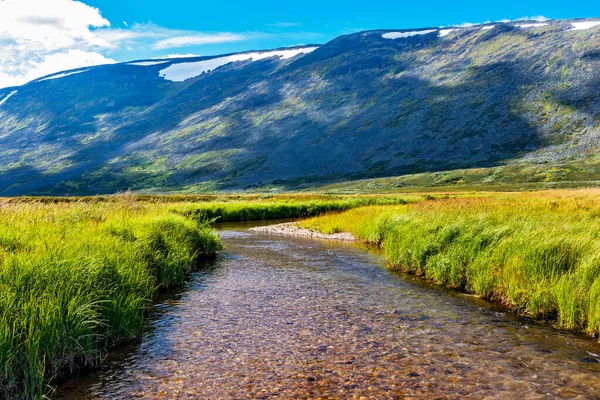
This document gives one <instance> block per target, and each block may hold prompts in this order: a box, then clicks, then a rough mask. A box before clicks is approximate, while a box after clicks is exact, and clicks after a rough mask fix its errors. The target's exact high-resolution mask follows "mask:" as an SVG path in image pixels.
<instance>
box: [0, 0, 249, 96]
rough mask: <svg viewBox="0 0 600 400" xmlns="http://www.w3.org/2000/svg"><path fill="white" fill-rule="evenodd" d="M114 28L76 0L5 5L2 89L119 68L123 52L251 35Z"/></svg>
mask: <svg viewBox="0 0 600 400" xmlns="http://www.w3.org/2000/svg"><path fill="white" fill-rule="evenodd" d="M122 26H124V28H123V27H121V28H113V27H111V24H110V22H109V21H108V20H107V19H105V18H104V17H103V16H102V14H101V12H100V10H98V9H97V8H95V7H91V6H88V5H86V4H84V3H82V2H80V1H76V0H0V88H2V87H7V86H18V85H22V84H24V83H26V82H28V81H30V80H33V79H37V78H40V77H42V76H44V75H47V74H51V73H55V72H59V71H63V70H68V69H74V68H80V67H87V66H92V65H98V64H108V63H113V62H115V60H114V59H113V58H112V57H111V54H112V53H114V52H116V51H118V50H135V51H141V50H145V51H148V52H151V51H154V50H158V49H169V48H179V47H185V46H197V45H204V44H214V43H225V42H233V41H240V40H245V39H246V36H247V34H235V33H214V34H213V33H205V32H197V31H189V30H177V29H167V28H163V27H161V26H158V25H154V24H151V23H145V24H140V23H135V24H131V25H128V24H127V23H126V22H125V21H123V25H122Z"/></svg>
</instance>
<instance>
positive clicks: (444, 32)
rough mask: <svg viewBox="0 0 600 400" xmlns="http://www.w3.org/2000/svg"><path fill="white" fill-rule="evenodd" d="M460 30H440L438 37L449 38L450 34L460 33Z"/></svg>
mask: <svg viewBox="0 0 600 400" xmlns="http://www.w3.org/2000/svg"><path fill="white" fill-rule="evenodd" d="M458 30H459V29H442V30H440V34H439V35H438V36H439V37H444V36H448V35H449V34H451V33H452V32H454V31H458Z"/></svg>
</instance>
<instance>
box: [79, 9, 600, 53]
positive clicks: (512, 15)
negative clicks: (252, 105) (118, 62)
mask: <svg viewBox="0 0 600 400" xmlns="http://www.w3.org/2000/svg"><path fill="white" fill-rule="evenodd" d="M85 2H86V3H87V4H89V5H92V6H94V7H97V8H99V9H100V11H101V12H102V15H103V16H104V17H105V18H107V19H108V20H110V21H111V23H113V24H115V25H118V24H122V22H123V21H125V22H126V23H127V24H128V25H129V26H131V24H132V23H136V22H137V23H147V22H152V23H153V24H156V25H159V26H162V27H166V28H171V29H185V30H194V31H203V32H212V33H216V32H233V33H240V34H246V35H244V36H246V39H245V40H243V41H236V42H228V43H221V44H214V45H204V46H188V47H182V48H179V49H177V50H180V51H182V52H184V53H187V52H189V53H195V54H202V55H204V54H218V53H225V52H233V51H241V50H249V49H264V48H275V47H282V46H292V45H296V44H307V43H324V42H326V41H328V40H331V39H333V38H334V37H336V36H339V35H342V34H346V33H351V32H356V31H360V30H368V29H380V28H390V29H400V28H417V27H429V26H434V27H438V26H446V25H456V24H461V23H465V22H485V21H496V20H501V19H511V20H514V19H517V18H521V17H532V16H540V15H541V16H545V17H547V18H551V19H569V18H584V17H600V1H593V0H588V1H566V2H565V1H564V0H561V1H554V0H544V1H529V0H502V1H481V0H453V1H448V0H443V1H440V0H429V1H426V2H425V1H401V0H396V1H389V0H380V1H364V0H362V1H357V0H345V1H341V0H334V1H327V0H320V1H317V0H304V1H285V0H284V1H274V0H261V1H256V0H255V1H252V0H251V1H241V0H228V1H202V0H201V1H194V0H171V1H169V2H164V1H158V0H127V1H115V0H85ZM119 56H121V57H124V56H125V54H123V55H121V54H119Z"/></svg>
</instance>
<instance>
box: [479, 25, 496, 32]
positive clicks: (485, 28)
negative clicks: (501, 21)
mask: <svg viewBox="0 0 600 400" xmlns="http://www.w3.org/2000/svg"><path fill="white" fill-rule="evenodd" d="M495 26H496V25H488V26H484V27H482V28H481V30H482V31H489V30H491V29H494V27H495Z"/></svg>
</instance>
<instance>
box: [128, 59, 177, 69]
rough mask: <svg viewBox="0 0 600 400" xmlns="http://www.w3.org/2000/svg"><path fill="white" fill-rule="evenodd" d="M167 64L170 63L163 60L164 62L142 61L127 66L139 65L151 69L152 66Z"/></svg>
mask: <svg viewBox="0 0 600 400" xmlns="http://www.w3.org/2000/svg"><path fill="white" fill-rule="evenodd" d="M166 62H168V60H162V61H140V62H131V63H127V65H137V66H139V67H150V66H152V65H159V64H164V63H166Z"/></svg>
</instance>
